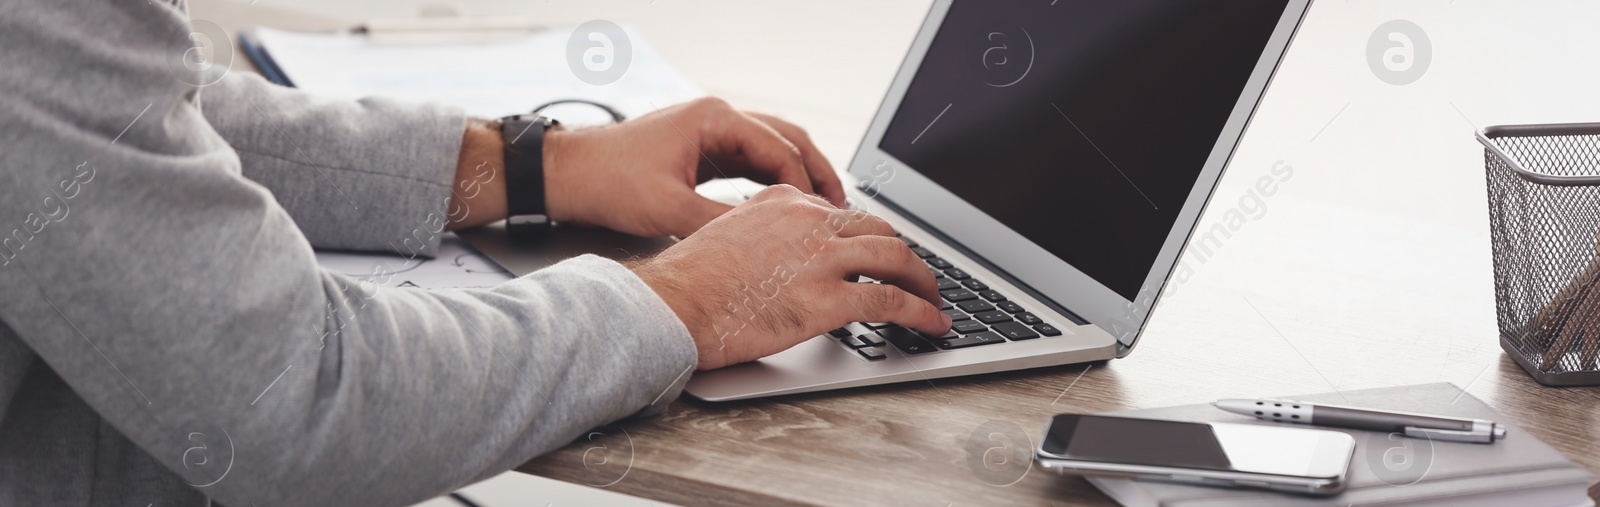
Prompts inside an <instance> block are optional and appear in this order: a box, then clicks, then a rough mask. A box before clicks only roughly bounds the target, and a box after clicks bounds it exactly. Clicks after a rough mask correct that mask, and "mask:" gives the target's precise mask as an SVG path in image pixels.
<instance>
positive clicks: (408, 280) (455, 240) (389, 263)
mask: <svg viewBox="0 0 1600 507" xmlns="http://www.w3.org/2000/svg"><path fill="white" fill-rule="evenodd" d="M317 264H321V265H322V267H324V268H327V269H328V270H329V271H332V272H334V273H339V274H341V275H345V276H350V277H355V278H357V279H361V280H366V281H370V282H374V283H379V282H383V283H381V285H384V286H386V287H421V288H424V289H447V288H461V287H493V286H496V285H499V284H501V283H504V282H506V281H509V280H511V279H512V278H516V277H514V276H512V275H511V273H510V272H508V271H506V270H505V269H502V268H501V267H500V266H499V265H497V264H495V263H494V261H492V260H489V258H488V257H484V256H483V254H480V253H478V251H477V250H473V249H472V247H469V246H467V243H466V241H465V240H463V239H461V238H460V237H458V236H456V235H455V234H454V233H445V234H444V239H443V240H442V241H440V243H439V255H438V257H434V258H432V259H425V258H422V257H415V258H406V257H403V256H399V255H376V254H353V253H344V252H317ZM374 273H394V274H393V275H388V276H384V277H382V278H387V279H388V280H387V281H383V280H379V279H378V278H379V277H376V276H374Z"/></svg>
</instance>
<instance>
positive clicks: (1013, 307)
mask: <svg viewBox="0 0 1600 507" xmlns="http://www.w3.org/2000/svg"><path fill="white" fill-rule="evenodd" d="M995 304H996V305H1000V309H1001V310H1005V311H1006V313H1022V312H1025V311H1027V310H1023V309H1022V306H1021V305H1018V304H1017V303H1016V302H1013V301H1001V302H999V303H995Z"/></svg>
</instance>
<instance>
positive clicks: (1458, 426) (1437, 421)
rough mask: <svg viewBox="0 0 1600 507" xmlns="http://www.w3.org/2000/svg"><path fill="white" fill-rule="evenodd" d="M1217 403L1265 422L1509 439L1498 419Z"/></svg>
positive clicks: (1470, 438)
mask: <svg viewBox="0 0 1600 507" xmlns="http://www.w3.org/2000/svg"><path fill="white" fill-rule="evenodd" d="M1212 405H1213V406H1215V407H1217V408H1219V409H1222V410H1226V411H1228V412H1233V413H1235V414H1240V415H1249V416H1255V417H1256V418H1257V419H1261V420H1264V421H1278V422H1288V423H1297V424H1315V425H1318V426H1328V427H1334V428H1349V429H1356V430H1367V431H1382V432H1388V433H1400V434H1403V435H1405V436H1408V437H1411V438H1427V439H1430V440H1443V441H1448V442H1472V443H1479V444H1488V443H1493V442H1494V441H1495V440H1504V439H1505V438H1506V427H1505V426H1502V425H1500V424H1498V423H1495V422H1494V421H1486V420H1483V419H1469V418H1462V417H1447V416H1439V415H1427V414H1417V413H1411V412H1395V411H1389V410H1375V409H1369V408H1356V407H1344V406H1339V405H1319V404H1314V403H1306V402H1303V401H1289V400H1217V401H1216V402H1215V403H1212Z"/></svg>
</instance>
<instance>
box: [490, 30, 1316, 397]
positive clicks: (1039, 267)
mask: <svg viewBox="0 0 1600 507" xmlns="http://www.w3.org/2000/svg"><path fill="white" fill-rule="evenodd" d="M1309 1H1310V0H1276V1H1256V0H1249V1H1247V0H1134V1H1128V0H1104V1H1100V0H1079V1H1074V2H1061V3H1059V4H1056V3H1054V2H1038V1H1031V0H1000V1H996V0H937V1H935V2H934V3H933V6H932V8H931V10H930V12H929V14H928V16H927V19H926V21H925V22H924V24H923V26H922V29H921V31H920V33H919V34H918V36H917V39H916V41H915V42H914V43H913V44H912V46H911V49H910V51H909V52H908V54H907V57H906V59H905V62H904V64H903V65H902V67H901V68H900V71H899V74H898V75H897V77H896V78H895V81H894V83H893V84H892V85H891V86H890V88H889V91H888V93H887V95H886V97H885V99H884V101H883V104H882V106H881V107H880V109H879V111H878V113H877V115H876V117H875V119H874V120H873V122H872V124H871V126H870V127H869V128H868V131H867V134H866V136H865V138H864V139H863V141H862V143H861V146H860V148H859V149H858V150H857V152H856V155H855V157H854V159H853V160H852V162H851V163H850V166H849V171H848V174H847V175H846V184H847V185H849V186H851V187H852V188H851V189H850V190H849V193H850V197H851V200H852V202H853V203H854V205H855V206H856V207H857V208H859V209H864V210H867V211H870V212H872V213H874V214H876V215H878V216H880V217H882V218H884V219H885V220H887V221H889V223H890V224H892V225H894V227H895V228H896V230H897V231H899V232H900V233H901V234H902V236H903V237H904V239H906V240H907V242H908V243H910V244H913V245H915V247H916V248H915V250H917V251H918V252H919V255H924V256H926V259H927V260H928V262H929V267H930V269H931V270H933V272H934V273H935V274H936V275H937V276H939V277H941V279H940V281H941V283H942V284H943V286H942V288H941V289H942V290H944V292H942V294H943V295H945V296H946V299H947V301H946V303H945V304H946V306H947V307H950V309H951V310H953V311H954V312H955V315H957V316H964V319H963V320H962V321H958V322H956V324H957V325H958V328H960V330H959V331H952V333H951V334H948V335H946V336H944V337H927V336H914V335H915V333H911V332H910V331H909V330H905V329H903V328H898V326H893V325H892V324H881V323H861V322H858V323H851V324H849V325H847V326H845V327H843V328H840V329H838V330H835V331H834V332H832V333H829V334H825V335H822V336H818V337H815V338H812V339H811V340H808V341H805V342H803V343H801V344H799V345H797V346H795V347H793V348H791V349H789V350H787V351H784V352H781V353H778V354H775V355H773V356H770V357H767V358H764V359H761V360H759V361H755V362H751V363H746V364H741V365H736V366H732V367H728V368H724V369H720V370H715V371H705V372H697V373H695V374H694V376H693V377H692V378H691V379H690V380H689V383H688V387H687V391H688V392H689V394H691V395H693V396H695V397H698V398H701V399H705V400H710V401H722V400H737V399H747V398H756V397H763V396H774V395H782V394H793V393H803V392H811V391H821V390H830V389H842V388H848V387H857V386H866V385H875V384H886V383H892V382H905V381H927V380H929V379H934V378H941V377H952V376H958V375H970V374H980V373H990V372H997V371H1006V370H1018V369H1026V368H1036V367H1044V366H1054V365H1063V364H1073V363H1082V362H1088V361H1099V360H1109V359H1114V358H1122V357H1126V356H1127V355H1128V354H1129V353H1131V352H1132V351H1133V347H1134V346H1135V345H1136V344H1137V342H1138V339H1139V335H1140V333H1141V331H1142V330H1143V329H1144V327H1145V324H1146V323H1147V322H1148V320H1149V318H1150V311H1151V309H1152V308H1153V307H1154V303H1155V300H1156V298H1157V296H1159V294H1160V292H1161V290H1162V288H1163V287H1164V286H1165V284H1166V281H1167V279H1168V277H1169V275H1171V273H1172V271H1173V268H1174V266H1175V265H1176V263H1177V260H1178V258H1179V256H1180V254H1181V253H1182V250H1183V247H1184V245H1185V244H1186V243H1187V242H1188V240H1189V237H1190V233H1191V232H1192V231H1193V230H1194V227H1195V224H1196V222H1197V221H1198V219H1199V217H1200V214H1201V211H1202V210H1203V209H1204V207H1205V204H1206V202H1207V200H1208V199H1209V198H1210V196H1211V193H1212V190H1213V189H1214V188H1215V186H1216V183H1217V181H1218V180H1219V179H1220V178H1221V175H1222V172H1223V169H1224V167H1225V166H1226V165H1227V162H1228V159H1229V157H1230V156H1231V155H1232V153H1233V151H1234V148H1235V147H1236V146H1237V144H1238V142H1239V139H1240V138H1241V136H1242V135H1243V134H1244V132H1245V128H1246V126H1247V123H1248V122H1249V119H1250V117H1251V114H1252V113H1253V112H1254V110H1255V108H1256V105H1257V103H1258V102H1259V100H1260V98H1261V97H1262V95H1263V94H1264V93H1265V91H1266V89H1267V85H1268V82H1269V80H1270V78H1271V76H1272V73H1273V71H1274V70H1275V69H1276V67H1277V65H1278V62H1279V61H1280V60H1281V58H1282V56H1283V55H1284V53H1285V52H1286V51H1287V49H1288V46H1289V43H1290V40H1291V39H1292V37H1293V35H1294V32H1295V30H1296V28H1297V27H1298V26H1299V24H1300V21H1301V19H1302V18H1303V16H1304V14H1305V12H1306V10H1307V8H1308V6H1309ZM464 236H467V237H468V240H469V241H473V242H474V244H477V245H479V246H480V248H483V247H484V246H485V245H482V243H484V242H485V241H486V240H488V241H490V242H494V241H495V240H493V237H495V236H498V235H496V234H480V235H477V236H479V237H474V236H471V235H466V234H464ZM488 246H489V247H488V248H483V249H484V250H485V252H486V253H488V254H489V255H490V256H491V257H494V258H496V259H497V260H500V259H501V258H503V257H507V256H510V257H516V256H517V255H518V254H517V253H516V249H510V250H509V251H508V250H507V249H504V248H499V247H498V246H495V245H488ZM501 263H502V264H507V265H508V268H510V264H516V263H517V262H516V261H514V260H513V262H511V263H508V262H507V261H505V260H501ZM524 264H526V263H524ZM537 264H542V263H537ZM511 269H512V271H514V272H517V273H518V274H522V272H523V271H524V270H519V269H516V268H511ZM973 282H976V283H973ZM946 289H947V290H946ZM1024 314H1025V315H1024ZM1002 319H1004V320H1002ZM963 322H966V326H965V327H961V325H962V324H963ZM1030 335H1031V336H1030ZM918 340H920V341H918Z"/></svg>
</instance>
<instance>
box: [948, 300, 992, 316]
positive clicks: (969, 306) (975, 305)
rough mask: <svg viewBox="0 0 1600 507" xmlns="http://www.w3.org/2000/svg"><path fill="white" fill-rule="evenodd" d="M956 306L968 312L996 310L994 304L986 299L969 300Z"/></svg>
mask: <svg viewBox="0 0 1600 507" xmlns="http://www.w3.org/2000/svg"><path fill="white" fill-rule="evenodd" d="M956 307H957V308H960V309H961V311H963V312H967V313H983V312H992V311H994V305H991V304H989V303H987V302H984V301H967V302H965V303H961V304H959V305H956Z"/></svg>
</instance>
